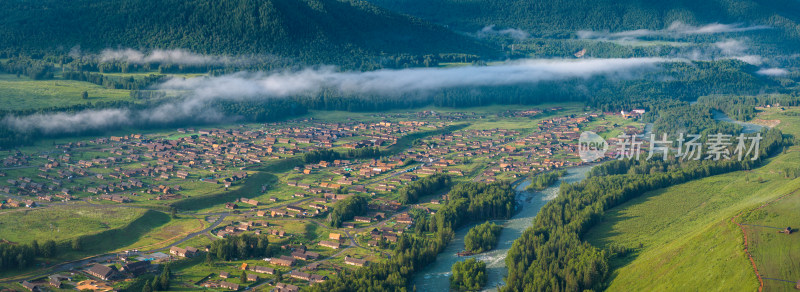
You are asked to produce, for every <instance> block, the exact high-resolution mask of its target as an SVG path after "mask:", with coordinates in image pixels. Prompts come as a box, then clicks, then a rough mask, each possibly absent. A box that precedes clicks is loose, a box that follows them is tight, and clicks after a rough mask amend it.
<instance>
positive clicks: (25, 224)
mask: <svg viewBox="0 0 800 292" xmlns="http://www.w3.org/2000/svg"><path fill="white" fill-rule="evenodd" d="M145 211H146V210H143V209H133V208H97V207H91V206H70V207H61V208H55V207H54V208H41V209H26V210H15V211H6V212H4V213H2V214H0V238H3V239H6V240H10V241H13V242H19V243H28V242H31V241H33V240H34V239H38V240H39V241H42V240H43V239H53V240H56V241H62V240H69V239H72V238H75V237H78V236H81V235H87V234H93V233H98V232H102V231H106V230H111V229H115V228H121V227H124V226H126V225H127V224H129V223H131V222H133V221H135V220H136V219H138V218H140V217H141V216H142V215H143V214H144V213H145Z"/></svg>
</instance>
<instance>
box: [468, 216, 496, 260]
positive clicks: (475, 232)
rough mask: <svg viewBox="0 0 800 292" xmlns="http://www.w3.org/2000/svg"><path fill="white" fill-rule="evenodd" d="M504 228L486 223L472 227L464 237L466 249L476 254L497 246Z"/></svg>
mask: <svg viewBox="0 0 800 292" xmlns="http://www.w3.org/2000/svg"><path fill="white" fill-rule="evenodd" d="M501 230H503V227H502V226H500V225H497V224H494V223H492V222H486V223H483V224H481V225H478V226H475V227H472V228H471V229H470V230H469V232H467V235H466V236H465V237H464V248H465V249H466V250H467V251H470V252H474V253H482V252H484V251H488V250H491V249H493V248H494V247H495V246H497V239H498V237H500V231H501Z"/></svg>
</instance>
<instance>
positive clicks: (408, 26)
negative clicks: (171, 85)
mask: <svg viewBox="0 0 800 292" xmlns="http://www.w3.org/2000/svg"><path fill="white" fill-rule="evenodd" d="M77 45H80V48H81V49H82V50H84V51H95V52H96V51H99V50H102V49H106V48H134V49H140V50H147V49H174V48H180V49H186V50H189V51H193V52H198V53H213V54H228V55H238V54H272V55H278V56H282V57H287V58H290V59H293V60H300V61H305V62H308V63H320V62H323V63H328V64H341V63H358V62H359V61H361V60H363V59H364V58H365V57H369V58H376V57H379V56H381V55H382V54H389V55H392V54H394V55H396V54H412V55H419V56H422V55H426V54H446V53H468V54H483V53H489V52H491V50H489V49H487V48H488V47H487V46H484V45H481V44H479V43H477V42H476V41H474V40H473V39H471V38H469V37H466V36H461V35H458V34H455V33H452V32H450V31H449V30H447V29H445V28H443V27H441V26H437V25H432V24H430V23H427V22H424V21H422V20H420V19H416V18H411V17H407V16H403V15H399V14H396V13H393V12H390V11H387V10H385V9H381V8H378V7H376V6H374V5H371V4H369V3H367V2H364V1H339V0H268V1H255V0H222V1H199V0H191V1H182V0H166V1H148V0H123V1H110V0H102V1H91V0H78V1H57V0H46V1H22V0H12V1H3V2H1V3H0V50H1V49H6V50H8V49H13V50H15V51H17V50H19V51H25V50H31V49H33V50H58V51H61V52H64V53H66V52H69V51H70V49H71V48H73V47H75V46H77Z"/></svg>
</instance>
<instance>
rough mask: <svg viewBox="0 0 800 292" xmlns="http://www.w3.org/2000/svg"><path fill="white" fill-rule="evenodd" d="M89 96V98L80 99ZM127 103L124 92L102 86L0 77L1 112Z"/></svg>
mask: <svg viewBox="0 0 800 292" xmlns="http://www.w3.org/2000/svg"><path fill="white" fill-rule="evenodd" d="M84 91H86V92H88V93H89V99H83V98H82V97H81V93H82V92H84ZM117 100H131V97H130V93H129V91H127V90H119V89H107V88H105V87H103V86H100V85H96V84H92V83H89V82H83V81H72V80H32V79H29V78H27V77H20V78H17V77H16V76H15V75H11V74H0V104H3V109H4V110H24V109H38V108H47V107H53V106H70V105H76V104H85V103H88V102H92V103H95V102H99V101H117Z"/></svg>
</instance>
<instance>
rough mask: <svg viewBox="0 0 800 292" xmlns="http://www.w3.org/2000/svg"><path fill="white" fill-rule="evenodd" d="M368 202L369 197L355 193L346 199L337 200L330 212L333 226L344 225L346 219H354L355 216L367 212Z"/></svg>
mask: <svg viewBox="0 0 800 292" xmlns="http://www.w3.org/2000/svg"><path fill="white" fill-rule="evenodd" d="M368 203H369V201H368V200H367V197H365V196H362V195H353V196H350V197H347V198H346V199H344V200H339V201H337V202H336V203H335V204H333V208H332V209H331V213H330V224H331V227H336V228H339V227H342V223H343V222H344V221H347V220H352V219H353V217H355V216H360V215H364V214H366V213H367V205H368Z"/></svg>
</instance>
